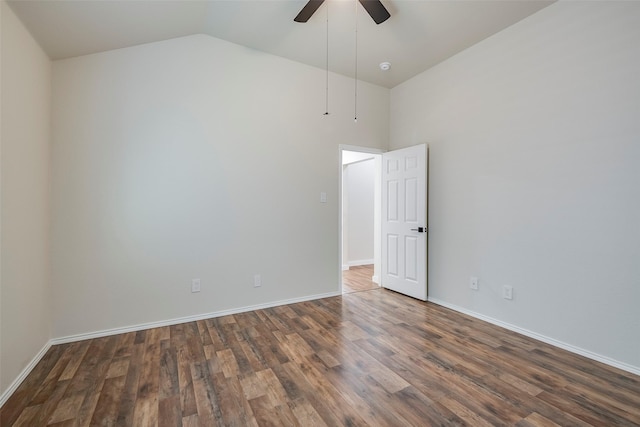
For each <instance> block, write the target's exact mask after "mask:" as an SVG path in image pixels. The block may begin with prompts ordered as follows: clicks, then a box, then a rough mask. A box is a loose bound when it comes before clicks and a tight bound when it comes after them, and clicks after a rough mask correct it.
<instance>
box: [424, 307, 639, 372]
mask: <svg viewBox="0 0 640 427" xmlns="http://www.w3.org/2000/svg"><path fill="white" fill-rule="evenodd" d="M427 301H429V302H432V303H434V304H437V305H441V306H443V307H446V308H450V309H451V310H454V311H457V312H460V313H463V314H466V315H468V316H471V317H475V318H476V319H480V320H484V321H485V322H488V323H492V324H494V325H496V326H500V327H502V328H505V329H508V330H510V331H513V332H517V333H519V334H521V335H525V336H527V337H529V338H533V339H536V340H538V341H542V342H544V343H547V344H550V345H552V346H555V347H559V348H561V349H564V350H567V351H570V352H571V353H575V354H578V355H580V356H584V357H586V358H588V359H591V360H595V361H597V362H601V363H604V364H605V365H609V366H613V367H614V368H618V369H622V370H623V371H627V372H630V373H632V374H635V375H640V367H637V366H633V365H629V364H627V363H624V362H620V361H617V360H615V359H611V358H609V357H606V356H602V355H600V354H597V353H593V352H591V351H589V350H585V349H583V348H580V347H576V346H573V345H571V344H567V343H565V342H562V341H558V340H556V339H554V338H550V337H547V336H545V335H540V334H538V333H536V332H533V331H530V330H528V329H523V328H520V327H518V326H515V325H512V324H510V323H506V322H503V321H502V320H498V319H494V318H492V317H489V316H485V315H484V314H480V313H477V312H475V311H471V310H467V309H466V308H463V307H460V306H457V305H454V304H449V303H448V302H445V301H442V300H439V299H437V298H433V297H428V298H427Z"/></svg>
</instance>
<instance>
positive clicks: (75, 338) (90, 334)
mask: <svg viewBox="0 0 640 427" xmlns="http://www.w3.org/2000/svg"><path fill="white" fill-rule="evenodd" d="M338 295H341V293H340V292H339V291H335V292H328V293H324V294H316V295H309V296H306V297H299V298H291V299H286V300H281V301H272V302H268V303H265V304H257V305H250V306H246V307H240V308H232V309H228V310H220V311H214V312H211V313H203V314H196V315H194V316H186V317H178V318H175V319H169V320H161V321H157V322H149V323H140V324H138V325H132V326H123V327H120V328H113V329H105V330H102V331H95V332H87V333H82V334H76V335H68V336H66V337H60V338H54V339H52V340H51V344H52V345H57V344H66V343H70V342H76V341H83V340H88V339H94V338H101V337H107V336H111V335H117V334H125V333H128V332H137V331H143V330H145V329H152V328H161V327H164V326H172V325H178V324H180V323H187V322H194V321H197V320H204V319H212V318H214V317H222V316H228V315H230V314H238V313H245V312H247V311H253V310H261V309H264V308H271V307H278V306H281V305H287V304H295V303H298V302H305V301H312V300H316V299H322V298H329V297H335V296H338Z"/></svg>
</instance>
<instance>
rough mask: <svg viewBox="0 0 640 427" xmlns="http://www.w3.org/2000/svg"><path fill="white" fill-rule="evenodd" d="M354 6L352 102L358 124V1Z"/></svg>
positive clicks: (355, 120) (354, 117) (355, 0)
mask: <svg viewBox="0 0 640 427" xmlns="http://www.w3.org/2000/svg"><path fill="white" fill-rule="evenodd" d="M354 4H355V5H356V58H355V63H356V64H355V85H354V86H355V89H354V101H353V104H354V105H353V121H354V123H357V122H358V0H354Z"/></svg>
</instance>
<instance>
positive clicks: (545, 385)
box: [0, 289, 640, 427]
mask: <svg viewBox="0 0 640 427" xmlns="http://www.w3.org/2000/svg"><path fill="white" fill-rule="evenodd" d="M0 423H1V425H2V426H3V427H5V426H45V425H49V426H59V427H60V426H94V425H95V426H112V425H118V426H156V425H157V426H185V427H186V426H214V425H219V426H298V425H299V426H324V425H327V426H365V425H370V426H428V425H470V426H500V425H511V426H522V427H524V426H558V425H559V426H588V425H593V426H632V425H640V377H637V376H634V375H631V374H628V373H625V372H624V371H620V370H618V369H615V368H612V367H609V366H606V365H603V364H600V363H597V362H594V361H590V360H587V359H585V358H582V357H580V356H577V355H575V354H572V353H568V352H566V351H563V350H560V349H557V348H554V347H551V346H549V345H546V344H544V343H540V342H537V341H535V340H532V339H529V338H526V337H523V336H521V335H518V334H516V333H513V332H510V331H507V330H504V329H501V328H499V327H496V326H493V325H490V324H487V323H484V322H482V321H479V320H475V319H472V318H470V317H468V316H465V315H461V314H458V313H455V312H453V311H451V310H448V309H445V308H443V307H440V306H437V305H434V304H431V303H423V302H419V301H416V300H413V299H410V298H407V297H404V296H401V295H399V294H396V293H393V292H390V291H387V290H384V289H376V290H372V291H366V292H356V293H352V294H348V295H344V296H340V297H333V298H327V299H322V300H316V301H311V302H303V303H298V304H292V305H288V306H281V307H276V308H270V309H265V310H258V311H253V312H248V313H243V314H237V315H232V316H225V317H219V318H214V319H208V320H203V321H198V322H191V323H185V324H180V325H175V326H170V327H163V328H157V329H150V330H146V331H140V332H132V333H127V334H122V335H116V336H110V337H105V338H99V339H93V340H88V341H82V342H76V343H71V344H64V345H58V346H54V347H52V348H51V349H50V350H49V352H48V353H47V354H46V355H45V357H44V358H43V360H42V361H41V362H40V363H39V364H38V366H37V367H36V368H35V369H34V370H33V372H32V373H31V374H30V375H29V376H28V377H27V378H26V380H25V381H24V383H23V384H22V385H21V386H20V387H19V388H18V390H17V391H16V392H15V393H14V395H13V396H12V397H11V398H10V399H9V401H8V402H7V403H6V404H5V405H4V407H2V408H1V409H0Z"/></svg>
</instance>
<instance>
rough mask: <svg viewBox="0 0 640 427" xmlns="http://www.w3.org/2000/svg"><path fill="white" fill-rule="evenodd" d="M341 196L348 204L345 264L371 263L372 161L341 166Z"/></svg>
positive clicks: (373, 181) (373, 174)
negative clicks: (342, 188) (342, 182)
mask: <svg viewBox="0 0 640 427" xmlns="http://www.w3.org/2000/svg"><path fill="white" fill-rule="evenodd" d="M343 179H344V180H345V183H346V186H345V195H344V197H345V199H346V201H345V202H344V203H345V205H346V206H348V210H347V217H346V221H347V223H348V226H347V227H346V229H347V230H348V235H347V236H346V237H347V239H348V245H347V247H348V251H347V263H348V265H364V264H373V257H374V253H373V236H374V228H373V214H374V210H373V209H374V183H375V169H374V160H373V159H369V160H364V161H359V162H355V163H350V164H347V165H345V167H344V171H343Z"/></svg>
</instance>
